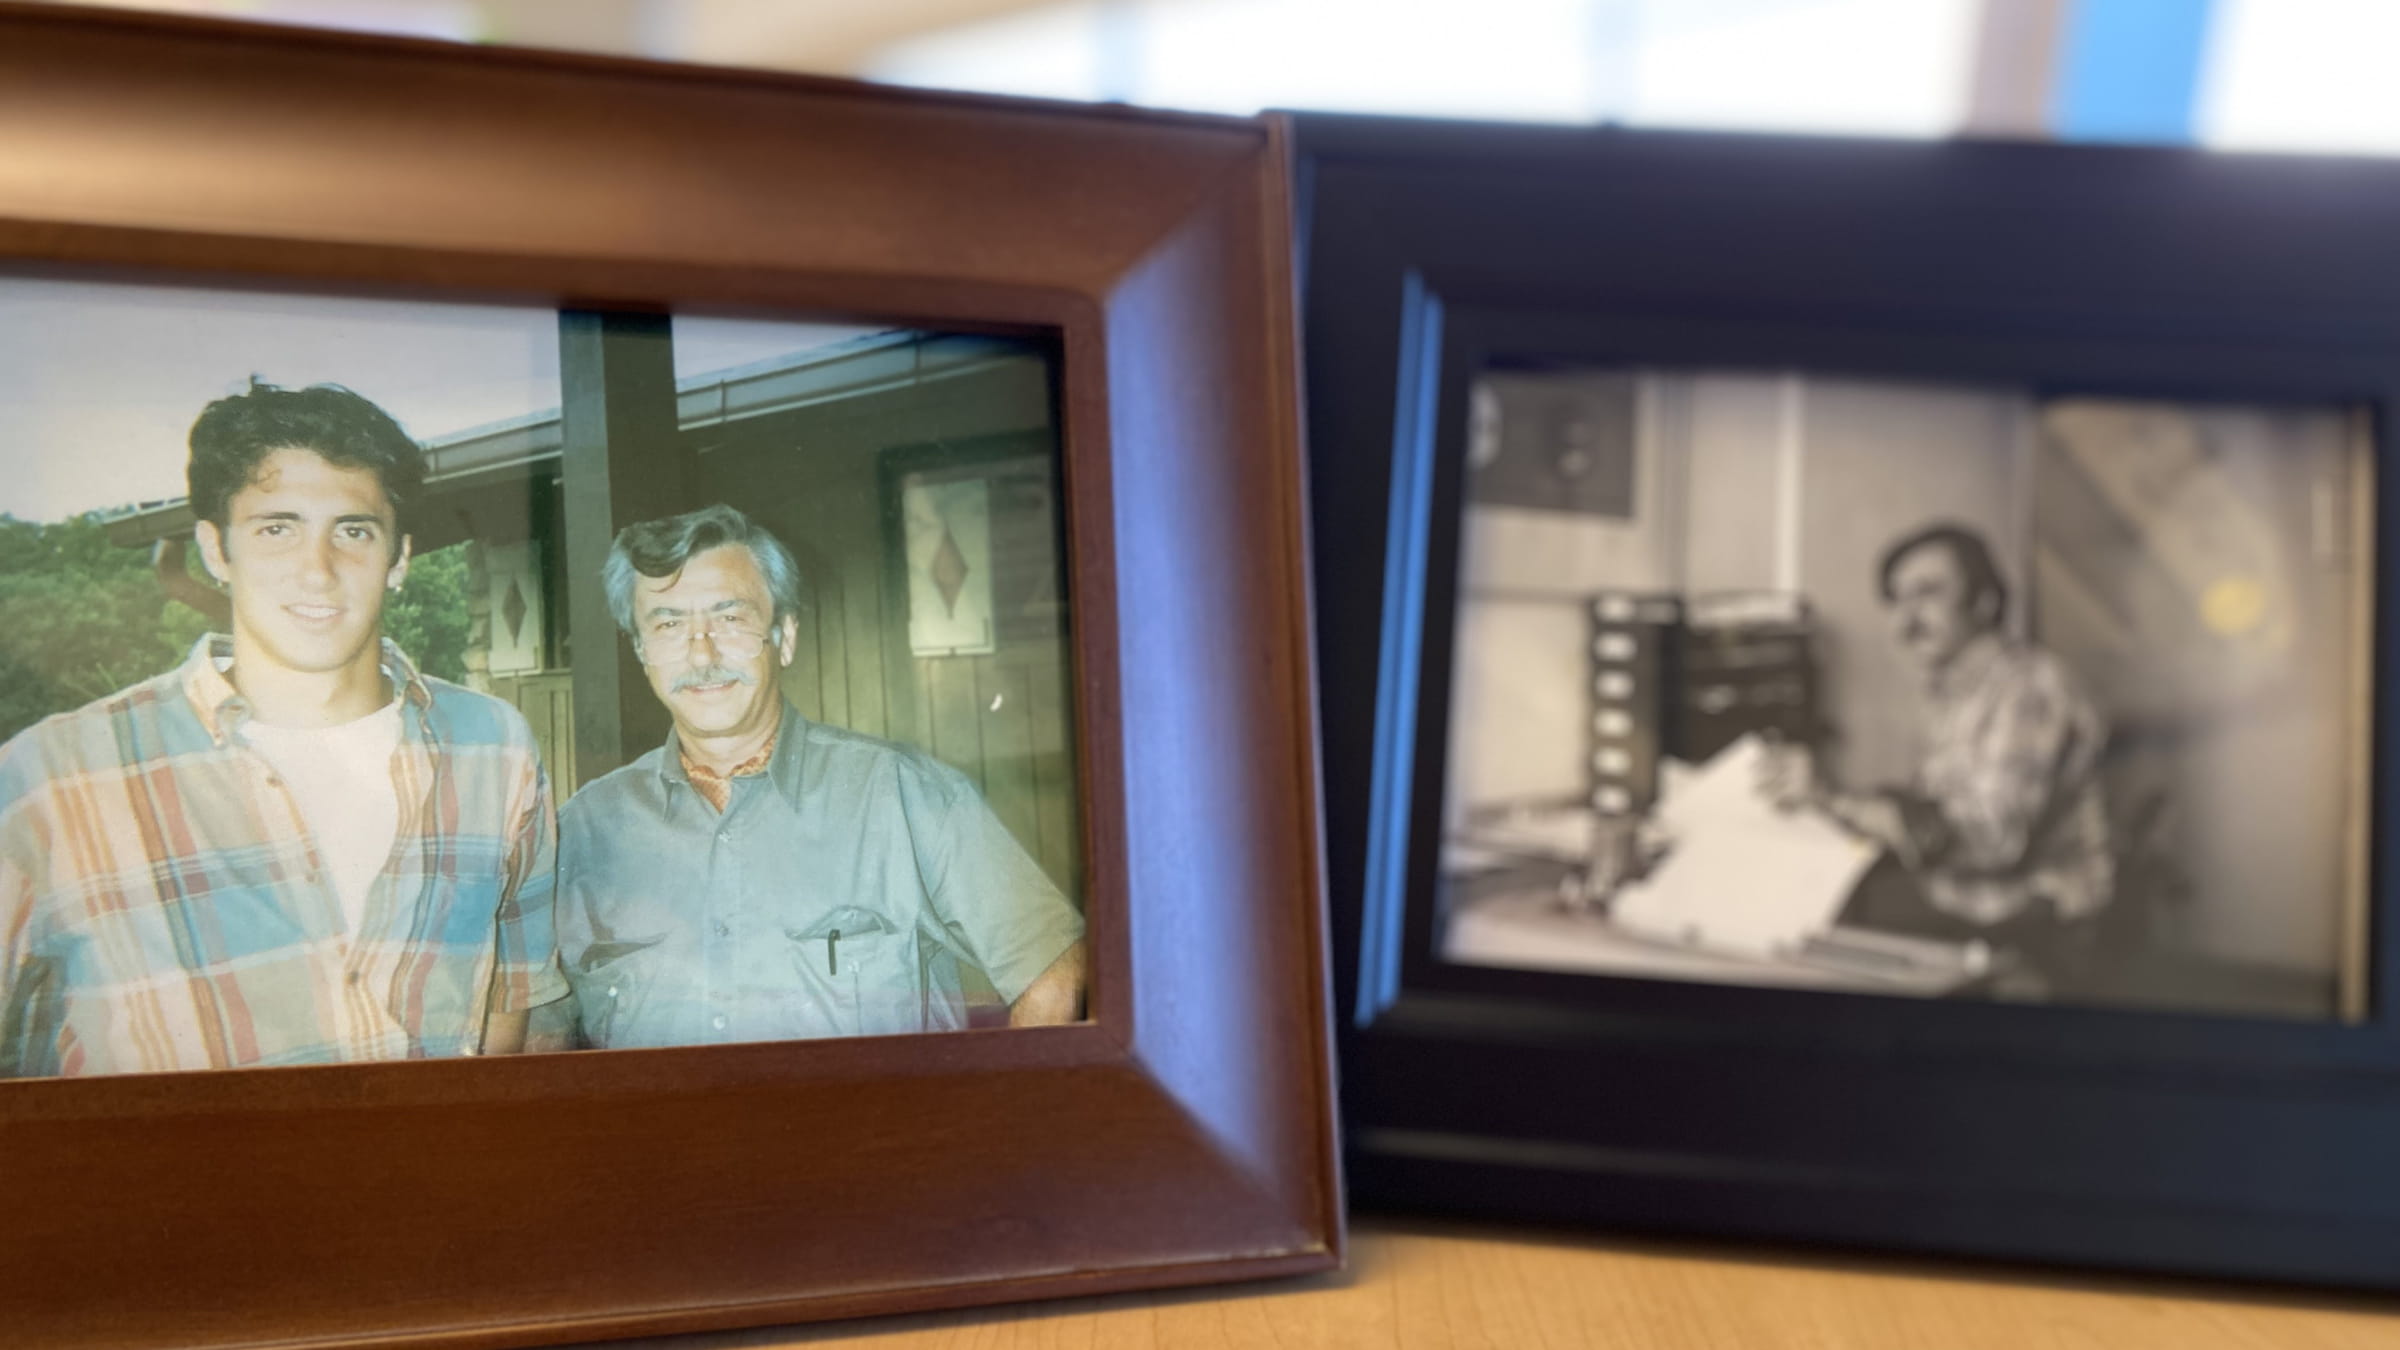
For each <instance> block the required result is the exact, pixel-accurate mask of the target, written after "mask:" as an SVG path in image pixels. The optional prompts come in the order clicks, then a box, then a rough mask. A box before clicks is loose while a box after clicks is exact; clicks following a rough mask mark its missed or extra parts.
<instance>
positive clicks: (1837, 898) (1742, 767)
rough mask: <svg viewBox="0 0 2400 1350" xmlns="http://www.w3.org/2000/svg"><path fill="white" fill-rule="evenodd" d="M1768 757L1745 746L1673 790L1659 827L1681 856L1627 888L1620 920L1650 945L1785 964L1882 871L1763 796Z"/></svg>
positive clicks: (1746, 741) (1749, 739)
mask: <svg viewBox="0 0 2400 1350" xmlns="http://www.w3.org/2000/svg"><path fill="white" fill-rule="evenodd" d="M1766 753H1767V748H1766V746H1765V745H1763V744H1762V743H1761V742H1760V741H1759V739H1758V738H1757V737H1756V736H1744V737H1742V738H1741V739H1740V740H1737V741H1735V742H1734V743H1733V744H1731V745H1729V746H1727V747H1725V748H1724V749H1723V750H1722V751H1720V752H1718V754H1717V756H1716V758H1714V759H1711V760H1710V761H1709V762H1708V763H1707V764H1705V765H1702V766H1701V767H1699V768H1698V769H1695V770H1692V771H1690V772H1688V773H1681V774H1675V775H1671V776H1669V777H1668V778H1667V779H1666V780H1665V782H1664V785H1663V789H1662V792H1661V795H1660V800H1659V804H1658V811H1657V820H1658V823H1659V824H1660V825H1661V826H1662V827H1663V828H1664V830H1665V831H1666V833H1667V835H1668V837H1669V839H1670V840H1671V841H1672V847H1671V849H1670V850H1669V852H1668V853H1667V855H1666V857H1665V858H1664V859H1662V860H1661V861H1660V862H1659V863H1658V864H1657V865H1656V866H1654V867H1653V868H1652V869H1651V871H1650V873H1649V875H1648V876H1646V877H1644V878H1642V879H1641V880H1639V881H1635V882H1629V883H1627V884H1626V885H1624V886H1623V887H1621V888H1619V889H1618V891H1617V894H1616V899H1615V903H1614V905H1613V906H1612V907H1611V910H1610V917H1611V918H1612V919H1614V920H1615V922H1616V923H1618V924H1619V925H1621V926H1623V927H1625V928H1627V929H1630V930H1632V931H1634V932H1637V933H1641V934H1644V935H1647V936H1651V937H1656V938H1662V939H1665V940H1667V941H1671V942H1678V943H1683V944H1687V945H1690V946H1695V947H1704V948H1710V949H1714V950H1718V951H1727V952H1739V953H1742V954H1745V955H1751V956H1783V955H1787V954H1790V953H1793V952H1796V951H1798V950H1799V949H1800V948H1801V946H1802V945H1803V944H1804V943H1806V942H1807V940H1808V939H1809V938H1810V937H1813V936H1815V935H1816V934H1819V933H1822V932H1824V931H1825V929H1826V928H1827V927H1829V926H1830V925H1831V924H1832V923H1833V920H1834V917H1835V916H1836V915H1837V914H1839V913H1840V912H1841V908H1842V904H1843V902H1844V901H1846V900H1847V899H1848V898H1849V896H1850V891H1851V888H1852V887H1853V886H1855V885H1857V884H1858V879H1859V877H1860V875H1861V874H1863V873H1864V872H1865V871H1866V870H1867V867H1868V866H1869V865H1870V864H1872V863H1873V862H1874V861H1875V855H1876V849H1875V846H1874V845H1872V844H1869V843H1866V842H1865V841H1863V840H1860V839H1858V838H1857V837H1855V836H1853V835H1851V834H1850V833H1849V832H1847V831H1845V830H1843V829H1842V828H1841V827H1840V826H1838V825H1835V824H1834V823H1833V822H1832V821H1830V820H1827V819H1826V818H1825V817H1824V816H1822V815H1820V814H1818V813H1816V812H1814V811H1809V810H1789V811H1787V810H1784V809H1782V808H1780V807H1778V806H1776V805H1775V804H1774V803H1773V802H1771V801H1769V800H1768V799H1767V797H1766V794H1765V793H1763V792H1762V791H1760V789H1759V781H1760V778H1761V776H1762V769H1763V765H1764V759H1765V755H1766Z"/></svg>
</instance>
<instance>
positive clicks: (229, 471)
mask: <svg viewBox="0 0 2400 1350" xmlns="http://www.w3.org/2000/svg"><path fill="white" fill-rule="evenodd" d="M191 445H192V457H191V460H190V462H188V463H187V464H186V465H185V466H184V483H185V485H186V486H187V487H188V488H189V490H190V492H191V498H192V515H193V517H194V518H195V519H199V520H205V521H208V522H209V523H211V524H213V525H215V526H216V527H217V528H218V529H219V530H223V529H225V528H226V525H227V521H226V512H227V510H228V508H229V505H230V503H231V502H232V501H233V496H234V494H235V493H237V492H240V491H241V490H242V489H243V488H246V487H248V486H250V484H251V483H252V482H253V481H254V480H255V479H256V478H257V477H258V466H259V464H260V462H262V461H263V460H265V459H266V457H267V456H268V455H270V454H273V453H274V452H275V451H277V450H307V451H310V452H311V453H313V454H316V455H318V456H320V457H322V458H323V459H324V460H325V462H326V463H328V464H332V465H335V466H337V467H339V468H344V469H366V470H368V471H369V472H371V473H373V474H374V475H375V480H376V481H377V482H379V483H381V484H382V485H383V495H384V497H385V498H386V499H387V500H389V501H390V502H391V504H392V514H393V516H394V517H395V518H396V523H397V528H396V529H395V530H394V532H393V535H392V554H393V556H394V557H398V556H399V551H400V541H401V539H402V538H403V537H405V536H406V535H407V534H408V532H409V518H410V516H411V514H412V513H413V511H414V509H415V507H416V504H417V499H418V498H419V497H420V496H421V495H422V494H423V492H424V490H425V452H424V451H422V450H420V449H418V448H417V443H416V442H415V441H412V440H410V439H409V438H408V433H407V432H405V431H402V430H401V429H400V424H399V423H398V422H395V421H393V420H392V416H391V414H390V413H387V412H385V411H384V410H383V409H381V408H378V407H376V406H375V405H374V404H372V403H370V402H368V401H367V400H366V399H364V398H361V397H360V396H358V395H357V394H354V393H352V392H351V391H349V390H347V389H344V388H343V387H342V386H340V385H338V384H314V385H310V386H309V387H308V388H306V389H282V388H278V387H277V386H275V385H271V384H268V383H266V382H265V381H263V380H260V379H259V378H258V377H257V376H255V375H253V376H251V377H250V387H249V389H247V390H245V391H244V392H242V393H239V394H235V395H233V396H231V397H229V398H221V399H218V400H217V401H216V402H214V403H211V404H209V405H208V406H207V407H206V408H203V409H201V410H200V417H199V420H197V421H195V422H193V423H192V437H191Z"/></svg>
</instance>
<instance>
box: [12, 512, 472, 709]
mask: <svg viewBox="0 0 2400 1350" xmlns="http://www.w3.org/2000/svg"><path fill="white" fill-rule="evenodd" d="M207 630H208V623H207V620H205V619H203V618H202V617H201V616H200V615H199V614H198V613H196V612H194V611H193V610H191V609H189V608H187V607H185V606H184V605H182V604H181V603H179V602H176V601H172V600H169V599H168V598H167V597H166V593H165V592H164V591H163V590H162V589H161V588H160V586H159V583H158V579H157V578H156V577H155V576H153V575H151V572H150V553H149V550H147V549H142V548H126V547H123V546H121V545H118V544H115V543H111V542H110V541H109V538H108V535H107V532H106V531H105V530H103V529H102V528H101V526H100V523H99V521H98V520H97V519H96V518H95V517H92V516H78V517H75V518H74V519H72V520H64V521H60V522H58V523H56V524H51V525H37V524H34V523H32V522H30V521H22V520H18V519H15V518H14V517H11V516H6V515H0V740H5V739H6V738H8V737H10V736H14V735H16V734H17V733H18V732H19V731H22V730H24V729H25V728H26V727H29V726H31V725H33V724H34V723H35V722H38V721H40V720H41V719H42V718H44V717H47V716H49V715H50V714H51V713H55V712H65V711H67V710H69V709H72V708H79V707H82V706H83V705H84V704H86V703H89V702H91V701H92V700H93V699H96V698H99V697H101V696H103V695H106V694H110V693H114V692H115V691H117V690H119V689H122V688H124V687H125V686H127V685H130V684H133V683H136V682H138V681H141V680H146V679H148V678H150V677H151V676H153V675H157V674H159V673H161V672H163V671H166V670H169V669H172V668H173V667H174V666H175V665H176V664H177V663H179V662H181V661H182V660H183V658H184V656H185V654H186V653H188V652H190V651H191V648H192V644H193V643H194V642H195V641H197V640H198V639H199V637H200V635H201V634H202V633H204V632H206V631H207ZM384 632H385V634H386V635H388V636H389V637H391V639H392V640H393V641H395V642H397V643H399V644H400V649H401V650H402V651H405V652H407V653H408V654H409V657H410V659H412V660H414V661H415V662H417V665H418V668H419V669H421V670H423V671H424V672H425V673H427V674H429V675H438V676H440V677H442V678H443V679H447V680H458V679H461V678H463V677H464V676H465V674H466V652H467V560H466V550H465V549H464V548H463V547H457V548H446V549H443V550H441V551H439V552H436V553H430V554H427V555H425V556H423V557H420V558H417V559H415V560H413V561H412V562H411V563H410V564H409V569H408V583H407V585H405V586H404V587H402V589H401V591H400V593H399V594H398V595H396V596H393V597H392V599H391V602H390V603H389V604H387V605H386V606H385V607H384Z"/></svg>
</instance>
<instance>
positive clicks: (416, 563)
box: [383, 544, 467, 683]
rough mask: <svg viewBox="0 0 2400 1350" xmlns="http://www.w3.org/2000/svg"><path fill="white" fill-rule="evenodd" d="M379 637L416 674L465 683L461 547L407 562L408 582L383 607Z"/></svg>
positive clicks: (464, 559) (464, 594)
mask: <svg viewBox="0 0 2400 1350" xmlns="http://www.w3.org/2000/svg"><path fill="white" fill-rule="evenodd" d="M383 635H384V636H385V637H388V638H390V639H391V640H392V641H394V642H397V643H399V644H400V650H402V651H404V652H406V653H408V659H409V660H411V661H414V662H416V663H417V669H418V670H421V671H423V672H424V673H426V674H428V675H432V676H436V677H439V678H441V679H445V680H449V681H451V682H452V683H462V682H464V681H465V680H466V678H467V547H466V545H464V544H454V545H452V546H451V547H449V548H445V549H439V550H437V551H435V552H432V553H426V554H421V555H419V556H417V557H415V558H411V559H409V563H408V580H407V581H406V582H405V583H403V584H402V585H401V587H400V593H399V594H398V595H395V596H393V597H392V598H391V601H390V603H388V604H386V605H385V606H384V607H383Z"/></svg>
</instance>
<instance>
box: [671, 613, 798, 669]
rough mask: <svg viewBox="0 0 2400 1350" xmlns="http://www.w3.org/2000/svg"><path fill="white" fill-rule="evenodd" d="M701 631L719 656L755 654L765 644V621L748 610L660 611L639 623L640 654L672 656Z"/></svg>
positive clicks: (679, 653)
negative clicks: (665, 612)
mask: <svg viewBox="0 0 2400 1350" xmlns="http://www.w3.org/2000/svg"><path fill="white" fill-rule="evenodd" d="M704 635H705V636H706V637H707V638H708V645H709V646H711V647H714V648H715V649H716V650H717V653H718V654H719V655H721V656H732V657H745V656H756V655H757V654H758V650H759V648H761V647H764V646H765V645H766V644H767V629H766V625H765V624H763V623H760V622H759V619H758V616H757V615H755V614H752V613H749V612H747V611H736V612H732V613H725V614H698V615H693V614H661V615H658V616H657V617H655V618H652V619H650V620H649V621H648V622H646V623H644V624H643V625H642V639H641V643H642V655H643V656H645V657H647V658H649V659H650V660H653V661H668V660H674V659H676V658H678V657H681V656H684V655H685V654H687V653H688V652H690V651H691V649H692V644H693V643H694V642H697V641H698V640H699V639H700V638H701V637H702V636H704Z"/></svg>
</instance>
